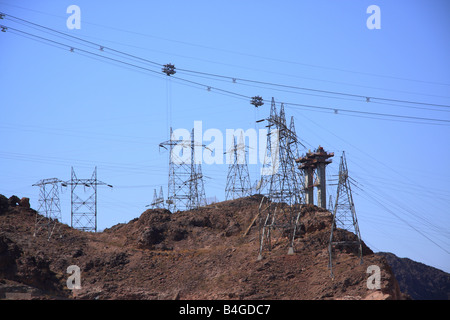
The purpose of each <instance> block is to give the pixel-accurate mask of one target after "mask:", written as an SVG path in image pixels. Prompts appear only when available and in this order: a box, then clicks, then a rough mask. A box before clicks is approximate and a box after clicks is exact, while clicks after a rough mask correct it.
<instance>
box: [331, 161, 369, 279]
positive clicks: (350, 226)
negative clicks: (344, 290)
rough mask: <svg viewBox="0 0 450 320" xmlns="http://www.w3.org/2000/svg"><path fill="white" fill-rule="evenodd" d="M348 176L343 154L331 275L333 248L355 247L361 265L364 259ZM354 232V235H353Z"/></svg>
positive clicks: (334, 212)
mask: <svg viewBox="0 0 450 320" xmlns="http://www.w3.org/2000/svg"><path fill="white" fill-rule="evenodd" d="M349 179H350V177H349V175H348V169H347V160H346V158H345V152H342V156H341V162H340V164H339V180H338V181H339V182H338V187H337V194H336V201H335V203H334V210H333V222H332V225H331V234H330V243H329V247H328V252H329V265H328V266H329V268H330V274H331V276H332V277H334V275H333V254H332V253H333V246H353V247H356V248H357V249H358V254H359V257H360V263H362V262H363V258H362V241H361V234H360V231H359V225H358V219H357V217H356V211H355V204H354V202H353V197H352V190H351V186H350V180H349ZM352 232H354V233H352Z"/></svg>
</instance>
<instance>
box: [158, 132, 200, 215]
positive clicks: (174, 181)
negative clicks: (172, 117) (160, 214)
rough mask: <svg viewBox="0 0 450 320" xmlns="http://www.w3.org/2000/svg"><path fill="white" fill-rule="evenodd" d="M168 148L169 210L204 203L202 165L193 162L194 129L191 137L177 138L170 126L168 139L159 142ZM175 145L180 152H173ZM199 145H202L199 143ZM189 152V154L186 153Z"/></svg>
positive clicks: (182, 208)
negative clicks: (188, 138) (185, 138)
mask: <svg viewBox="0 0 450 320" xmlns="http://www.w3.org/2000/svg"><path fill="white" fill-rule="evenodd" d="M159 146H160V147H163V148H165V149H167V148H166V146H168V147H169V148H168V150H169V183H168V195H167V201H166V202H167V204H168V209H169V210H170V211H171V212H176V211H179V210H191V209H195V208H198V207H200V206H201V205H204V204H205V203H206V196H205V188H204V184H203V174H202V167H201V164H200V163H195V162H196V161H195V159H196V158H195V149H196V148H195V147H196V145H195V142H194V129H192V133H191V139H190V140H189V141H188V140H183V139H177V138H176V137H175V136H174V135H173V131H172V128H170V140H169V141H165V142H162V143H160V144H159ZM175 147H178V148H180V147H181V149H180V150H181V151H182V153H181V154H180V153H177V152H174V150H175ZM200 147H204V145H201V146H200ZM187 152H189V156H188V157H187V156H186V153H187Z"/></svg>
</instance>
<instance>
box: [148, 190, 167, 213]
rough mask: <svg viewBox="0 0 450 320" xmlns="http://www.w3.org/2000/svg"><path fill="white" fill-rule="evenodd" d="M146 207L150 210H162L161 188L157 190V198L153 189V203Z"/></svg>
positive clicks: (162, 196) (162, 195) (162, 197)
mask: <svg viewBox="0 0 450 320" xmlns="http://www.w3.org/2000/svg"><path fill="white" fill-rule="evenodd" d="M146 207H151V208H152V209H163V208H164V194H163V188H162V187H161V188H160V189H159V196H158V194H157V193H156V189H153V201H152V203H151V204H150V205H147V206H146Z"/></svg>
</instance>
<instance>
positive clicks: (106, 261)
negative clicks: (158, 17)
mask: <svg viewBox="0 0 450 320" xmlns="http://www.w3.org/2000/svg"><path fill="white" fill-rule="evenodd" d="M2 199H3V200H2ZM260 200H261V196H259V195H254V196H251V197H247V198H242V199H238V200H233V201H225V202H221V203H216V204H213V205H209V206H206V207H202V208H200V209H196V210H191V211H186V212H179V213H176V214H171V213H170V212H169V211H167V210H162V209H157V210H147V211H145V212H143V213H142V214H141V215H140V217H139V218H136V219H133V220H131V221H130V222H128V223H126V224H118V225H115V226H113V227H111V228H109V229H106V230H104V231H103V232H98V233H86V232H82V231H79V230H75V229H72V228H70V227H69V226H67V225H65V224H58V228H57V229H59V231H57V232H55V234H54V235H53V236H52V237H51V239H50V240H49V241H48V240H47V237H46V234H45V233H43V232H40V233H38V234H37V236H36V237H34V236H33V231H34V225H35V219H36V212H35V211H34V210H33V209H31V208H29V202H28V201H27V199H26V198H23V199H21V200H19V199H18V198H17V197H15V198H14V199H9V200H8V199H6V198H4V197H3V196H0V299H11V298H13V299H14V298H16V299H19V298H31V299H165V300H167V299H191V300H192V299H226V300H228V299H403V298H405V296H404V295H403V294H402V293H401V292H400V289H399V286H398V283H397V281H396V279H395V277H394V275H393V273H392V271H391V268H390V267H389V265H388V263H387V261H386V259H385V258H384V257H381V256H379V255H375V254H373V252H372V251H371V250H370V249H369V248H367V247H366V246H364V250H363V252H364V262H363V264H362V265H360V263H359V258H358V257H357V256H356V255H355V254H354V253H353V252H351V250H350V251H348V250H344V249H337V250H336V254H335V258H334V261H335V265H334V273H335V277H334V278H333V279H332V278H331V277H330V271H329V269H328V250H327V247H328V240H329V234H330V227H331V214H330V213H329V212H328V211H326V210H323V209H319V208H317V207H315V206H303V207H302V228H301V232H300V235H299V236H298V237H297V239H295V251H296V253H295V254H294V255H288V254H287V244H288V239H287V238H286V237H284V236H283V235H281V236H279V237H276V238H275V237H274V239H273V242H272V244H273V247H272V250H271V251H270V252H265V253H264V258H263V259H262V260H257V256H258V249H259V232H258V228H257V226H256V225H255V224H253V225H252V226H251V227H250V225H251V223H252V221H253V219H254V217H255V215H256V214H257V212H258V206H259V203H260ZM249 227H250V228H249ZM247 231H248V232H247ZM244 234H245V236H244ZM70 265H76V266H78V267H79V268H80V270H81V289H74V290H73V291H72V290H69V289H68V288H67V279H68V277H69V276H70V275H69V274H67V273H66V272H67V267H68V266H70ZM370 265H377V266H379V267H380V269H381V289H380V290H375V289H368V288H367V279H368V277H369V274H367V273H366V271H367V267H368V266H370Z"/></svg>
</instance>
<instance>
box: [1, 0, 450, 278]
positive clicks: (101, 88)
mask: <svg viewBox="0 0 450 320" xmlns="http://www.w3.org/2000/svg"><path fill="white" fill-rule="evenodd" d="M125 3H126V4H125ZM72 4H75V5H78V6H79V7H80V9H81V29H79V30H76V29H74V30H69V29H68V28H67V26H66V20H67V18H68V17H69V14H67V13H66V9H67V7H68V6H69V5H72ZM372 4H375V5H378V6H379V7H380V9H381V29H378V30H377V29H375V30H369V29H368V28H367V26H366V20H367V19H368V18H369V16H370V14H368V13H366V9H367V7H368V6H370V5H372ZM0 11H2V12H4V13H6V14H9V15H11V16H14V17H18V18H21V19H25V20H28V21H32V22H34V23H37V24H39V25H43V26H46V27H48V28H52V29H55V30H58V31H61V32H65V33H68V34H71V35H74V36H78V37H81V38H83V39H86V40H89V41H92V42H94V43H98V44H102V45H104V46H105V47H109V48H113V49H115V50H119V51H123V52H127V53H129V54H132V55H135V56H137V57H141V58H145V59H148V60H151V61H154V62H157V63H161V64H166V63H173V64H174V65H175V66H176V67H177V68H178V69H186V70H195V71H200V72H206V73H211V74H217V75H226V76H230V77H235V78H245V79H252V80H257V81H263V82H271V83H277V84H284V85H289V86H296V87H304V88H311V89H318V90H325V91H333V92H341V93H349V94H354V95H357V96H363V97H366V96H367V97H380V98H387V99H393V100H407V101H413V102H424V103H429V104H433V105H425V104H416V103H414V104H404V103H399V102H395V101H392V100H390V101H384V103H383V104H381V103H374V102H372V101H371V102H370V103H367V102H366V101H365V100H364V99H361V98H358V97H354V98H352V97H349V96H346V95H331V94H325V93H320V92H315V91H305V90H297V89H292V88H291V89H288V88H281V87H269V86H267V85H256V84H254V83H253V84H251V83H243V82H239V81H237V83H232V81H229V80H227V79H221V80H220V81H219V79H217V78H215V77H197V76H193V75H192V74H188V73H183V72H181V71H180V72H179V73H177V76H179V77H181V78H184V79H188V80H191V81H196V82H198V83H201V84H204V85H205V86H211V87H213V88H220V89H223V90H228V91H230V92H234V93H238V94H242V95H244V96H249V97H251V96H255V95H260V96H262V97H263V98H264V99H266V100H270V99H271V97H274V98H275V100H276V101H277V102H285V108H286V113H287V116H288V117H290V116H294V118H295V122H296V131H297V134H298V135H299V136H300V138H301V139H302V141H303V143H304V144H305V145H306V146H307V148H311V149H313V148H316V147H317V146H318V145H322V146H323V147H324V148H325V149H326V150H328V151H331V152H334V153H335V158H334V159H333V164H331V165H330V166H329V167H328V169H329V170H328V174H329V178H332V175H333V174H336V173H337V170H338V163H339V155H340V154H341V152H342V151H345V152H346V155H347V161H348V167H349V171H350V175H351V177H352V178H354V179H355V180H356V181H357V183H358V186H359V188H356V187H355V188H354V190H353V191H354V200H355V205H356V211H357V214H358V219H359V224H360V229H361V235H362V238H363V240H364V241H365V242H366V243H367V244H368V245H369V246H370V247H371V248H372V249H373V250H374V251H390V252H393V253H395V254H396V255H398V256H400V257H408V258H411V259H414V260H416V261H420V262H423V263H426V264H429V265H432V266H435V267H437V268H440V269H442V270H445V271H447V272H450V254H449V251H450V239H449V236H450V230H449V226H450V209H449V207H450V189H449V185H448V182H449V180H450V166H449V165H448V164H449V160H448V159H449V158H450V144H449V137H450V123H449V122H448V121H449V120H450V113H449V112H450V108H448V107H445V106H448V105H450V59H449V57H450V42H449V41H448V37H449V31H450V20H449V19H448V16H449V14H450V4H449V2H448V1H446V0H442V1H438V0H433V1H425V0H423V1H395V2H394V1H378V0H371V1H365V0H364V1H363V0H362V1H349V0H347V1H325V0H322V1H250V0H249V1H236V0H234V1H210V0H209V1H137V0H133V1H126V2H123V1H121V2H119V1H84V0H71V1H39V2H38V1H26V0H23V1H8V0H0ZM0 24H4V25H7V26H9V27H11V28H15V29H17V30H22V31H26V32H28V33H30V34H34V35H39V36H41V37H43V38H46V39H52V40H53V41H58V42H62V43H69V44H72V45H73V46H74V47H80V48H84V49H86V50H89V51H91V52H95V53H97V54H103V53H102V52H100V51H99V50H98V48H96V47H95V46H94V47H92V46H91V47H85V46H83V43H80V42H76V41H74V40H68V39H67V38H60V37H56V36H55V35H53V34H52V33H50V32H43V31H42V30H40V29H39V28H31V27H29V26H26V25H23V24H20V23H18V22H17V20H15V21H14V19H9V18H8V19H3V20H0ZM109 57H114V58H116V59H118V60H122V61H127V62H128V63H132V64H139V65H144V64H142V61H139V60H129V59H125V58H124V57H123V56H113V55H109ZM146 68H149V69H152V70H156V71H159V70H160V68H159V67H155V66H152V65H151V64H150V65H146ZM0 83H1V85H0V97H1V99H0V138H1V148H0V193H1V194H4V195H6V196H8V197H9V196H11V195H13V194H15V195H18V196H19V197H23V196H26V197H30V199H31V203H32V206H33V207H34V208H37V207H38V199H39V189H38V188H37V187H32V184H33V183H36V182H37V181H39V180H40V179H44V178H53V177H57V178H59V179H61V180H69V179H70V169H71V166H74V168H75V171H76V173H77V176H78V177H79V178H89V177H90V176H91V173H92V171H93V169H94V167H95V166H97V167H98V178H99V179H100V180H102V181H104V182H107V183H109V184H112V185H113V186H114V188H113V189H109V188H106V187H99V194H98V223H99V229H100V230H102V229H104V228H108V227H111V226H112V225H114V224H117V223H122V222H127V221H129V220H131V219H133V218H135V217H138V216H139V215H140V214H141V213H142V212H143V211H144V210H145V209H146V208H145V206H146V205H147V204H149V203H150V202H151V201H152V197H153V190H154V189H155V188H156V189H158V190H159V187H160V186H163V187H164V194H165V196H166V195H167V179H168V154H167V152H166V151H165V150H163V149H161V150H159V148H158V144H159V143H160V142H162V141H165V140H167V138H168V126H169V125H171V126H172V127H173V128H174V129H175V128H186V129H188V130H190V129H191V128H192V127H193V125H194V121H196V120H199V121H202V123H203V130H204V131H205V130H207V129H210V128H214V129H219V130H221V131H222V132H223V133H225V130H226V129H237V128H243V129H244V130H246V129H249V128H255V119H256V118H258V119H261V118H264V117H267V116H268V114H269V106H270V104H269V103H266V104H265V105H264V106H262V107H261V108H260V109H259V110H255V109H254V107H253V106H252V105H250V104H249V101H248V99H243V98H239V97H236V96H234V95H228V94H227V95H224V94H220V93H218V92H217V90H214V89H212V90H211V91H208V90H206V87H205V86H198V85H186V83H185V82H183V81H180V80H176V79H172V80H168V79H167V77H166V76H165V75H164V74H162V73H159V74H157V73H153V72H148V71H145V70H143V69H136V68H135V67H132V66H124V65H123V64H120V63H119V62H113V61H111V60H109V61H107V60H105V59H103V58H100V57H94V56H92V55H89V54H83V53H82V52H81V51H77V50H75V52H70V51H69V50H68V48H67V47H62V46H59V45H57V44H55V43H52V45H48V42H46V41H45V40H43V39H40V40H39V41H36V38H33V37H32V36H26V37H24V36H23V34H21V33H19V32H14V31H13V30H12V29H10V30H7V32H0ZM168 88H170V90H168ZM378 102H383V101H380V100H378ZM298 104H304V105H309V106H320V107H326V108H333V109H339V110H342V109H345V110H355V111H359V112H361V111H364V112H371V113H382V114H396V115H401V116H402V117H397V118H394V117H386V116H377V115H373V114H370V115H369V114H362V113H353V114H350V113H345V112H343V111H339V112H338V113H337V114H336V113H335V112H333V111H332V110H327V109H317V108H311V107H301V106H298ZM168 110H170V112H168ZM405 117H417V118H427V119H429V118H431V119H441V120H447V122H443V121H441V122H439V121H429V120H419V119H412V118H405ZM256 128H263V124H258V125H257V126H256ZM205 143H208V142H205ZM304 151H305V150H302V152H304ZM249 169H250V174H251V180H252V181H255V180H256V179H257V178H258V177H257V174H256V172H257V171H256V166H250V167H249ZM203 172H204V174H205V175H206V176H208V178H207V179H206V180H205V189H206V196H207V197H217V198H218V199H219V200H223V199H224V195H225V191H224V188H225V182H226V175H227V165H225V164H223V165H204V166H203ZM329 192H330V193H331V194H332V193H333V192H334V189H333V186H330V187H329ZM60 196H61V206H62V219H63V222H65V223H68V224H70V190H69V189H67V190H64V189H63V190H62V193H61V195H60ZM386 208H389V210H387V209H386Z"/></svg>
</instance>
